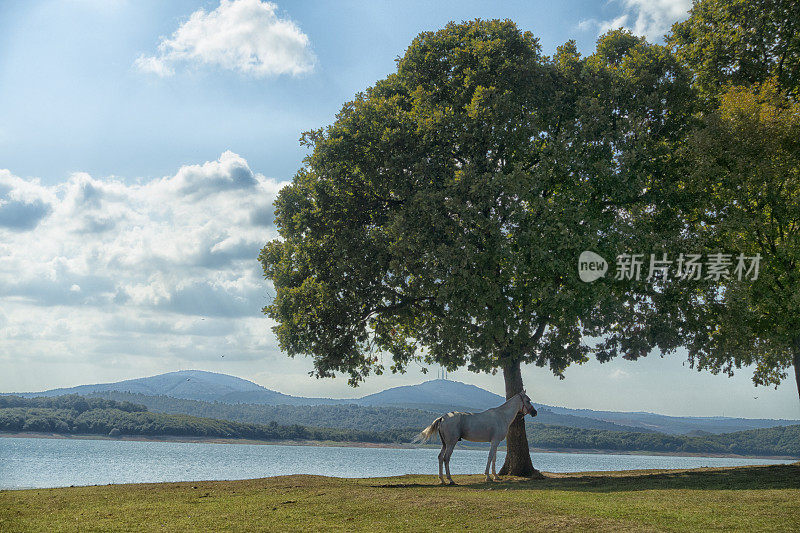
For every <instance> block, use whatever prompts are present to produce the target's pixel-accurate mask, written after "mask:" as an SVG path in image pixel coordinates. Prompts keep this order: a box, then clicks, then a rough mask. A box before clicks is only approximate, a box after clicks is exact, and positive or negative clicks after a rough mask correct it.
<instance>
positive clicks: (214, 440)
mask: <svg viewBox="0 0 800 533" xmlns="http://www.w3.org/2000/svg"><path fill="white" fill-rule="evenodd" d="M0 438H34V439H74V440H119V441H140V442H183V443H196V444H250V445H276V444H279V445H283V446H334V447H353V448H395V449H407V448H436V449H438V448H439V446H438V445H425V446H420V445H414V444H403V443H377V442H351V441H315V440H256V439H228V438H221V437H189V436H174V435H163V436H150V435H121V436H119V437H109V436H106V435H94V434H64V433H35V432H1V431H0ZM465 448H466V449H478V450H480V449H482V448H481V447H479V446H471V445H467V446H465ZM500 449H503V450H504V449H505V447H501V448H500ZM531 452H535V453H590V454H606V455H653V456H668V457H729V458H739V459H800V457H797V456H790V455H736V454H721V453H689V452H686V453H681V452H651V451H620V450H599V449H596V450H595V449H588V450H576V449H571V448H561V449H558V448H554V449H544V448H531Z"/></svg>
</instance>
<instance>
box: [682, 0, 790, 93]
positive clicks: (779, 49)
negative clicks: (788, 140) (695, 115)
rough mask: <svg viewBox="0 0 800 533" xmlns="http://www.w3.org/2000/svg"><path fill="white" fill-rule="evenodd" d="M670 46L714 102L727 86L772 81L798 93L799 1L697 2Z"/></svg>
mask: <svg viewBox="0 0 800 533" xmlns="http://www.w3.org/2000/svg"><path fill="white" fill-rule="evenodd" d="M667 40H668V42H669V43H670V44H671V45H672V46H673V47H674V48H675V49H676V51H677V53H678V56H679V57H680V59H681V60H682V61H684V62H685V63H686V64H687V65H688V66H689V67H691V69H692V72H693V73H694V75H695V82H696V84H697V86H698V88H699V89H700V91H701V93H704V94H705V95H706V96H709V97H711V99H712V100H714V99H716V98H717V97H718V96H719V95H721V94H722V93H723V92H725V90H726V87H727V86H728V85H742V86H748V85H752V84H757V83H763V82H765V81H767V80H768V79H770V78H773V79H775V80H776V81H777V83H778V85H779V86H781V87H783V88H784V89H785V90H786V91H787V92H794V93H798V91H800V2H797V0H757V1H756V0H695V2H694V5H693V7H692V10H691V12H690V16H689V18H687V19H686V20H685V21H683V22H679V23H677V24H675V25H674V26H673V28H672V32H671V34H670V35H669V37H668V39H667Z"/></svg>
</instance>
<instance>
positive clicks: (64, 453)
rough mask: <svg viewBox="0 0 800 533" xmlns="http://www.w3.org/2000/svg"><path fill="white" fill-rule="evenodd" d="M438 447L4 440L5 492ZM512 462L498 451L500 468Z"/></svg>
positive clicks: (542, 462) (479, 463)
mask: <svg viewBox="0 0 800 533" xmlns="http://www.w3.org/2000/svg"><path fill="white" fill-rule="evenodd" d="M438 453H439V450H438V449H433V448H403V449H396V448H355V447H344V446H290V445H278V444H274V445H273V444H269V445H247V444H212V443H184V442H142V441H119V440H83V439H30V438H0V489H19V488H46V487H67V486H70V485H105V484H108V483H150V482H160V481H201V480H221V479H249V478H260V477H267V476H280V475H286V474H318V475H324V476H336V477H383V476H396V475H401V474H421V473H425V474H431V475H434V474H436V473H437V471H438V462H437V455H438ZM487 454H488V450H474V449H458V448H457V449H456V451H455V452H454V454H453V459H452V460H451V463H450V467H451V472H452V473H453V474H477V473H482V472H483V470H484V468H485V467H486V458H487ZM531 456H532V458H533V464H534V466H536V468H538V469H540V470H544V471H547V472H581V471H599V470H632V469H648V468H696V467H703V466H739V465H762V464H776V463H791V462H794V461H793V460H771V459H738V458H727V457H675V456H655V455H607V454H589V453H533V454H531ZM504 458H505V454H504V453H503V452H498V453H497V463H498V467H499V466H500V465H501V464H502V462H503V460H504Z"/></svg>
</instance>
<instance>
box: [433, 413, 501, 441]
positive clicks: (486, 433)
mask: <svg viewBox="0 0 800 533" xmlns="http://www.w3.org/2000/svg"><path fill="white" fill-rule="evenodd" d="M444 420H446V421H448V423H447V426H448V427H447V432H448V434H449V435H450V436H452V437H454V438H456V439H457V440H461V439H462V438H463V439H465V440H469V441H473V442H489V441H491V440H493V438H494V436H495V434H496V433H497V427H496V426H497V423H496V421H495V419H494V417H492V416H490V415H489V413H488V412H487V411H482V412H480V413H462V412H459V411H454V412H452V413H447V414H446V415H445V417H444Z"/></svg>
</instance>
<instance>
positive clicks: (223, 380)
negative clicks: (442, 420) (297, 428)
mask: <svg viewBox="0 0 800 533" xmlns="http://www.w3.org/2000/svg"><path fill="white" fill-rule="evenodd" d="M104 392H106V393H110V392H119V393H131V394H141V395H144V396H149V397H155V396H164V397H169V398H177V399H181V400H194V401H200V402H210V403H213V402H219V403H223V404H234V405H235V404H252V405H263V406H279V405H285V406H314V405H339V406H347V405H358V406H361V407H374V408H381V407H382V408H400V409H410V410H414V411H418V412H419V413H427V414H436V413H445V412H448V411H454V410H456V411H481V410H484V409H488V408H490V407H495V406H497V405H500V404H501V403H503V401H504V398H503V397H502V396H500V395H498V394H495V393H492V392H490V391H487V390H484V389H481V388H480V387H476V386H475V385H469V384H466V383H461V382H458V381H450V380H445V379H435V380H430V381H426V382H424V383H420V384H418V385H406V386H401V387H393V388H390V389H386V390H384V391H381V392H378V393H375V394H369V395H367V396H364V397H362V398H354V399H333V398H304V397H299V396H290V395H288V394H282V393H280V392H276V391H273V390H270V389H267V388H265V387H262V386H261V385H258V384H256V383H253V382H252V381H248V380H246V379H241V378H237V377H234V376H228V375H225V374H217V373H214V372H204V371H200V370H182V371H178V372H169V373H167V374H160V375H157V376H151V377H146V378H139V379H129V380H125V381H119V382H116V383H101V384H96V385H81V386H78V387H71V388H62V389H53V390H49V391H44V392H35V393H22V394H19V395H20V396H24V397H29V398H30V397H34V396H48V397H49V396H62V395H66V394H81V395H89V394H93V393H104ZM143 403H145V404H147V403H150V402H143ZM162 403H163V402H162ZM167 403H168V402H167ZM164 405H166V404H164ZM535 405H536V408H537V409H538V410H539V413H540V414H539V416H538V417H536V418H535V419H532V420H531V421H532V422H534V423H537V422H538V423H542V424H548V425H557V426H567V427H574V428H582V429H598V430H610V431H640V432H641V431H645V432H654V431H657V432H662V433H667V434H688V433H690V432H698V431H699V432H708V433H714V434H717V433H730V432H734V431H743V430H750V429H761V428H769V427H775V426H787V425H792V424H798V423H800V420H770V419H747V418H725V417H673V416H666V415H659V414H654V413H645V412H631V413H622V412H613V411H593V410H590V409H568V408H565V407H555V406H548V405H542V404H535ZM149 407H150V408H151V409H154V407H152V406H149ZM165 409H167V410H166V411H164V412H182V413H185V414H193V413H189V412H187V411H185V410H184V411H175V410H174V409H175V406H174V405H173V406H170V407H165ZM289 412H290V411H286V413H289ZM204 416H217V415H211V414H209V415H204ZM275 416H277V415H275ZM417 416H419V419H421V418H423V416H422V415H414V417H412V418H414V420H415V421H416V420H418V418H416V417H417ZM252 422H256V421H255V420H252ZM306 423H308V424H310V425H314V426H316V425H317V423H316V422H314V423H312V421H308V422H306ZM319 426H320V427H329V426H330V424H324V423H320V424H319ZM694 434H697V433H694Z"/></svg>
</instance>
